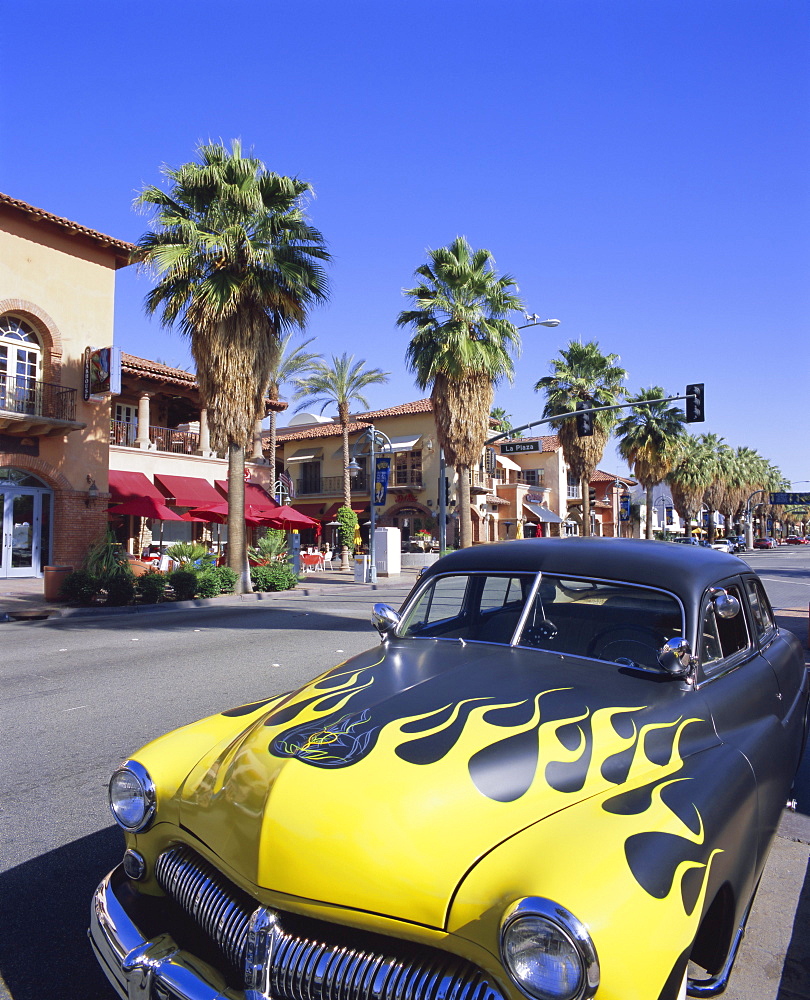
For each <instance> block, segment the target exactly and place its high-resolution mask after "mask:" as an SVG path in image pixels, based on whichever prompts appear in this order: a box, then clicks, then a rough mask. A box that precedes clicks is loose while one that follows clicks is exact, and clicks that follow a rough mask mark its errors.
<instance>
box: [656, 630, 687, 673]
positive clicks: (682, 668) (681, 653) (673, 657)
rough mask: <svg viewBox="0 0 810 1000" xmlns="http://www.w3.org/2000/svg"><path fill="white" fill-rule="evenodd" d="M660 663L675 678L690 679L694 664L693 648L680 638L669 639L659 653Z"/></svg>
mask: <svg viewBox="0 0 810 1000" xmlns="http://www.w3.org/2000/svg"><path fill="white" fill-rule="evenodd" d="M658 662H659V663H660V664H661V666H662V667H663V668H664V670H666V672H667V673H668V674H671V675H672V676H673V677H688V676H689V674H690V673H691V670H692V666H693V664H694V658H693V656H692V647H691V646H690V645H689V643H688V642H687V641H686V639H681V638H680V636H678V637H676V638H674V639H668V640H667V642H665V643H664V645H663V646H662V647H661V649H660V650H659V651H658Z"/></svg>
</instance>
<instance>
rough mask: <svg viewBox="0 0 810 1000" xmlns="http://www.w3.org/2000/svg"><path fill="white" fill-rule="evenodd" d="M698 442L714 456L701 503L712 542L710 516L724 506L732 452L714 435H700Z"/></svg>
mask: <svg viewBox="0 0 810 1000" xmlns="http://www.w3.org/2000/svg"><path fill="white" fill-rule="evenodd" d="M700 441H701V443H702V444H703V447H704V448H706V449H707V450H708V451H710V452H712V454H713V455H714V463H713V469H712V478H711V481H710V482H709V485H708V486H707V487H706V489H705V491H704V493H703V502H704V503H705V504H706V506H707V507H708V509H709V535H708V540H709V541H710V542H713V541H714V537H715V526H714V518H713V517H712V514H713V513H714V511H716V510H717V511H719V510H720V509H721V507H723V506H725V499H726V494H727V492H728V487H729V481H730V479H731V474H732V471H731V470H732V462H733V458H734V452H733V450H732V449H731V448H730V447H729V446H728V445H727V444H726V442H725V440H724V439H723V438H721V437H718V436H717V435H716V434H701V435H700Z"/></svg>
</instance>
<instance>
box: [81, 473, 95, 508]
mask: <svg viewBox="0 0 810 1000" xmlns="http://www.w3.org/2000/svg"><path fill="white" fill-rule="evenodd" d="M87 482H88V483H89V484H90V485H89V486H88V487H87V496H86V497H85V498H84V505H85V507H89V506H90V504H91V503H93V501H94V500H95V499H96V497H97V496H98V486H96V481H95V479H93V477H92V476H91V475H90V474H89V473H88V476H87Z"/></svg>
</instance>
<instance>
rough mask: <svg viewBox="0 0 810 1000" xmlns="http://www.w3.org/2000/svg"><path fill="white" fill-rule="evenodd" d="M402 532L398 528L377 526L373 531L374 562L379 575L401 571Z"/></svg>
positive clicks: (397, 573)
mask: <svg viewBox="0 0 810 1000" xmlns="http://www.w3.org/2000/svg"><path fill="white" fill-rule="evenodd" d="M401 553H402V533H401V532H400V530H399V528H377V529H376V530H375V532H374V562H375V563H376V566H377V573H378V575H379V576H399V574H400V573H401V572H402V554H401Z"/></svg>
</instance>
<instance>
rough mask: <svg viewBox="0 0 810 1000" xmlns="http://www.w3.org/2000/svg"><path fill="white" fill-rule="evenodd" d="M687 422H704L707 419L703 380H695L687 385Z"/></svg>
mask: <svg viewBox="0 0 810 1000" xmlns="http://www.w3.org/2000/svg"><path fill="white" fill-rule="evenodd" d="M686 395H687V397H688V398H687V400H686V422H687V424H702V423H703V421H704V420H705V419H706V414H705V411H704V409H703V382H695V383H694V384H693V385H688V386H687V387H686Z"/></svg>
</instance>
